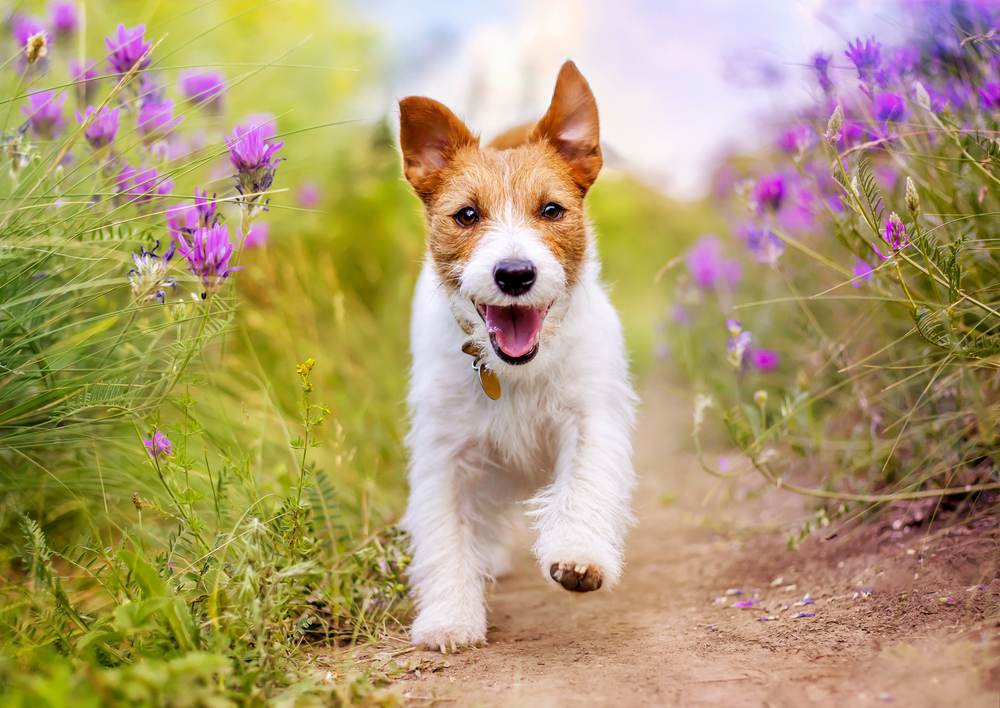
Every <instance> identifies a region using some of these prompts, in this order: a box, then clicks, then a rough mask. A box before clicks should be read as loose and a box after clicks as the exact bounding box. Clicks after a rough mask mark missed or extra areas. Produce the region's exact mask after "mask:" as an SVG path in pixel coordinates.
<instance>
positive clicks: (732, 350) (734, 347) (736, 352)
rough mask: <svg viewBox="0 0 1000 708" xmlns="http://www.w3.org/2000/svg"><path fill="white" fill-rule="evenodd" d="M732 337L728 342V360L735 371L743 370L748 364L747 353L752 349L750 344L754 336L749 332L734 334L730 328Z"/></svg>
mask: <svg viewBox="0 0 1000 708" xmlns="http://www.w3.org/2000/svg"><path fill="white" fill-rule="evenodd" d="M729 332H730V337H729V340H728V341H727V342H726V359H727V360H728V361H729V364H730V365H731V366H732V367H733V368H734V369H742V368H743V365H744V364H745V363H746V355H747V351H748V350H749V349H750V342H751V340H752V339H753V335H752V334H751V333H750V332H747V331H742V330H741V331H739V332H737V333H735V334H733V329H732V328H730V330H729Z"/></svg>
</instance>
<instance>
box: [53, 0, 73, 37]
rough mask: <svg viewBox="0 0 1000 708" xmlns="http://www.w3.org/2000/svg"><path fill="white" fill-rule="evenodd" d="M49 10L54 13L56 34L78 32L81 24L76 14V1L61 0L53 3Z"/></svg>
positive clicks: (63, 34)
mask: <svg viewBox="0 0 1000 708" xmlns="http://www.w3.org/2000/svg"><path fill="white" fill-rule="evenodd" d="M49 11H50V12H51V15H52V30H53V31H54V32H55V33H56V36H66V35H70V34H73V33H74V32H76V28H77V25H78V24H79V20H78V19H77V16H76V3H73V2H68V1H67V0H59V1H58V2H54V3H52V5H51V7H50V8H49Z"/></svg>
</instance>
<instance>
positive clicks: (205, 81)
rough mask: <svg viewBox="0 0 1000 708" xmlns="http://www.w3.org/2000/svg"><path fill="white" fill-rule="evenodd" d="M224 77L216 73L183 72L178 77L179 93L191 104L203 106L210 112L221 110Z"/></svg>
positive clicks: (224, 84)
mask: <svg viewBox="0 0 1000 708" xmlns="http://www.w3.org/2000/svg"><path fill="white" fill-rule="evenodd" d="M225 90H226V77H224V76H223V75H222V74H220V73H218V72H216V71H197V70H194V71H185V72H184V73H182V74H181V77H180V91H181V94H183V96H184V98H186V99H187V100H188V101H190V102H191V103H193V104H195V105H196V106H197V105H202V104H205V105H206V106H208V107H209V108H211V109H212V110H215V111H218V110H220V109H221V108H222V94H223V92H224V91H225Z"/></svg>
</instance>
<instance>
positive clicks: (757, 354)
mask: <svg viewBox="0 0 1000 708" xmlns="http://www.w3.org/2000/svg"><path fill="white" fill-rule="evenodd" d="M747 355H748V358H749V359H750V365H751V366H753V368H755V369H757V371H761V372H763V373H765V374H766V373H768V372H771V371H774V370H775V369H777V368H778V364H779V363H781V357H780V356H779V355H778V352H776V351H773V350H771V349H760V348H758V347H751V348H750V350H749V352H748V353H747Z"/></svg>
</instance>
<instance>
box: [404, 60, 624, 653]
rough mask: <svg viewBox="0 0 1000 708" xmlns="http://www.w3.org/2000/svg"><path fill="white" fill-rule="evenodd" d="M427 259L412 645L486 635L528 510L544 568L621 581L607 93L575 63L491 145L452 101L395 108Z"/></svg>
mask: <svg viewBox="0 0 1000 708" xmlns="http://www.w3.org/2000/svg"><path fill="white" fill-rule="evenodd" d="M399 109H400V144H401V148H402V153H403V169H404V172H405V175H406V179H407V180H408V181H409V183H410V185H412V187H413V189H414V191H415V192H416V193H417V195H418V196H419V197H420V199H421V200H422V201H423V206H424V214H425V216H426V220H427V257H426V260H425V263H424V266H423V270H422V271H421V274H420V278H419V280H418V282H417V286H416V294H415V296H414V301H413V319H412V325H411V349H412V355H413V370H412V376H411V383H410V393H409V404H410V409H411V416H412V421H411V428H410V431H409V435H408V436H407V445H408V447H409V449H410V466H409V478H410V499H409V504H408V507H407V511H406V514H405V516H404V518H403V522H402V525H403V528H405V529H406V530H407V531H408V532H409V533H410V536H411V539H412V550H413V562H412V564H411V566H410V569H409V575H410V585H411V591H412V593H413V596H414V600H415V602H416V608H417V614H416V619H415V620H414V622H413V627H412V630H411V638H412V641H413V642H414V644H417V645H421V646H425V647H428V648H431V649H439V650H441V651H448V650H449V649H451V650H454V649H456V648H458V647H460V646H464V645H470V644H482V643H484V642H485V641H486V587H487V583H489V582H491V581H492V580H493V579H494V578H497V577H499V576H500V575H502V574H504V573H506V572H507V571H508V570H509V569H510V552H509V549H508V536H509V535H510V534H509V532H510V529H511V521H512V518H511V517H512V513H513V512H514V510H515V505H516V504H518V503H522V502H523V504H524V505H525V507H526V509H527V513H528V515H529V517H530V519H531V520H532V527H533V529H534V531H535V532H536V533H537V540H536V542H535V546H534V552H535V555H536V556H537V558H538V562H539V565H540V567H541V571H542V574H543V576H544V578H545V579H546V580H547V581H549V582H554V583H557V584H558V585H561V586H562V587H564V588H565V589H567V590H571V591H574V592H589V591H592V590H597V589H598V588H601V587H605V588H607V587H610V586H612V585H614V584H615V582H617V580H618V578H619V576H620V575H621V572H622V562H623V560H622V555H623V543H624V537H625V532H626V530H627V528H628V527H629V526H630V524H631V522H632V512H631V496H632V488H633V486H634V483H635V476H634V472H633V469H632V460H631V455H632V445H631V432H632V425H633V420H634V417H635V406H636V396H635V393H634V391H633V389H632V385H631V382H630V377H629V370H628V357H627V354H626V351H625V345H624V341H623V338H622V329H621V324H620V322H619V320H618V316H617V314H616V312H615V310H614V308H613V307H612V305H611V302H610V301H609V299H608V296H607V294H606V293H605V290H604V287H603V285H602V282H601V272H600V271H601V268H600V263H599V262H598V257H597V249H596V246H595V242H594V234H593V229H592V228H591V225H590V224H589V223H588V221H587V217H586V214H585V209H584V197H585V196H586V194H587V190H588V189H589V188H590V186H591V185H592V184H593V183H594V180H595V179H597V173H598V172H599V171H600V169H601V165H602V157H601V145H600V137H599V129H598V119H597V103H596V102H595V100H594V96H593V94H592V93H591V90H590V86H589V85H588V84H587V81H586V79H584V78H583V75H582V74H581V73H580V71H579V70H578V69H577V67H576V65H575V64H574V63H573V62H566V63H565V64H564V65H563V66H562V69H561V70H560V71H559V77H558V79H557V81H556V87H555V92H554V94H553V96H552V102H551V104H550V105H549V108H548V111H547V112H546V113H545V115H544V116H543V117H542V119H541V120H540V121H538V122H537V123H535V124H533V125H526V126H521V127H518V128H514V129H512V130H510V131H508V132H507V133H504V134H503V135H501V136H499V137H498V138H496V139H495V140H493V141H492V142H491V143H489V144H488V145H486V146H482V145H480V142H479V138H478V137H477V136H476V135H475V134H473V133H472V132H471V131H470V130H469V129H468V128H467V127H466V126H465V124H464V123H463V122H462V121H461V120H460V119H459V118H458V117H456V116H455V114H454V113H452V112H451V111H450V110H449V109H448V108H447V107H445V106H444V105H442V104H441V103H439V102H437V101H435V100H433V99H430V98H424V97H421V96H411V97H409V98H404V99H403V100H402V101H400V104H399Z"/></svg>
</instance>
